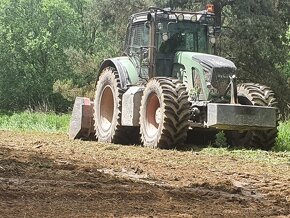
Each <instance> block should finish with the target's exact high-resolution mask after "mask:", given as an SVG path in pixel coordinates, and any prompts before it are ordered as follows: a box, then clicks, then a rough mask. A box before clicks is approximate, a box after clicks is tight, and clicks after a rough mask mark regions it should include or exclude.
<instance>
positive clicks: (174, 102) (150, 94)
mask: <svg viewBox="0 0 290 218" xmlns="http://www.w3.org/2000/svg"><path fill="white" fill-rule="evenodd" d="M188 118H189V103H188V95H187V92H186V88H185V86H184V85H183V84H182V83H181V82H180V81H179V80H177V79H170V78H154V79H152V80H151V81H149V82H148V84H147V85H146V88H145V90H144V93H143V97H142V101H141V108H140V133H141V139H142V142H143V144H144V146H146V147H153V148H156V147H158V148H173V147H176V146H179V145H181V144H183V142H184V141H185V139H186V136H187V130H188V126H189V123H188Z"/></svg>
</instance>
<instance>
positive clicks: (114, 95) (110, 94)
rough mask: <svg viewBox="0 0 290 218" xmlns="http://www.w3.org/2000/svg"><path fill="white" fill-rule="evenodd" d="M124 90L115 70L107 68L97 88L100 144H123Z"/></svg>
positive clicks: (96, 101)
mask: <svg viewBox="0 0 290 218" xmlns="http://www.w3.org/2000/svg"><path fill="white" fill-rule="evenodd" d="M122 95H123V90H122V89H121V84H120V79H119V76H118V73H117V71H116V70H115V68H112V67H107V68H105V69H104V70H103V71H102V73H101V75H100V78H99V81H98V83H97V86H96V92H95V100H94V110H95V112H94V120H95V130H96V138H97V139H98V141H100V142H114V143H121V140H120V136H121V131H120V130H121V111H122V110H121V105H122V104H121V99H122Z"/></svg>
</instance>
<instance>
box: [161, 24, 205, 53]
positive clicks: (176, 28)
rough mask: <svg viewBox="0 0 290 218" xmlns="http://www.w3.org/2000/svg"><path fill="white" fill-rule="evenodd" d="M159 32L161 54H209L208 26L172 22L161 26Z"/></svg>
mask: <svg viewBox="0 0 290 218" xmlns="http://www.w3.org/2000/svg"><path fill="white" fill-rule="evenodd" d="M159 30H160V31H159V33H158V40H157V41H158V42H157V43H158V45H157V47H158V48H159V49H158V50H159V53H175V52H177V51H191V52H201V53H208V52H209V51H208V43H207V42H208V39H207V26H206V25H201V24H200V23H193V22H190V21H188V22H186V21H183V22H177V23H175V22H170V23H162V24H159ZM162 30H163V31H162ZM164 30H165V31H164Z"/></svg>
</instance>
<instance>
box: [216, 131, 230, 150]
mask: <svg viewBox="0 0 290 218" xmlns="http://www.w3.org/2000/svg"><path fill="white" fill-rule="evenodd" d="M214 146H215V147H218V148H226V147H229V145H228V143H227V138H226V136H225V133H224V132H223V131H221V132H218V133H217V134H216V138H215V141H214Z"/></svg>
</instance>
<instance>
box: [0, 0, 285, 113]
mask: <svg viewBox="0 0 290 218" xmlns="http://www.w3.org/2000/svg"><path fill="white" fill-rule="evenodd" d="M215 1H217V0H215ZM219 1H220V2H221V3H222V4H224V5H225V7H224V9H223V17H222V25H223V28H222V33H221V36H220V39H219V40H218V45H217V47H218V51H219V54H220V55H221V56H224V57H226V58H229V59H232V60H233V61H234V62H235V64H236V65H237V67H238V69H239V70H238V76H239V79H240V81H251V82H257V83H262V84H266V85H268V86H270V87H271V88H272V89H273V90H274V91H275V93H276V95H277V97H278V100H279V105H280V110H281V112H282V114H283V115H284V116H286V115H287V113H289V105H290V87H289V83H290V79H289V78H290V52H289V51H290V49H289V48H290V28H289V24H290V2H289V1H288V0H257V1H252V0H243V1H241V0H236V1H229V0H219ZM209 2H210V1H208V0H195V1H194V0H191V1H190V0H175V1H173V0H162V1H157V0H145V1H144V0H134V1H133V0H78V1H75V0H2V1H1V2H0V110H16V111H18V110H26V109H32V110H54V111H57V112H64V111H67V110H69V109H70V108H71V106H72V103H73V100H74V97H75V96H79V95H83V96H84V95H86V96H92V95H93V91H94V85H95V77H96V72H97V71H98V67H99V63H100V62H101V61H102V60H103V59H104V58H108V57H113V56H120V55H122V45H123V41H124V37H125V33H126V25H127V22H128V17H129V16H130V14H132V13H136V12H139V11H143V10H146V9H148V7H149V6H152V5H155V6H158V7H171V8H172V9H182V10H200V9H203V8H204V7H205V5H206V4H207V3H209Z"/></svg>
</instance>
